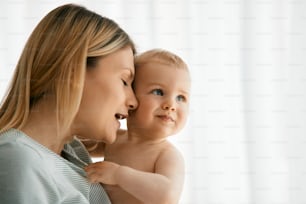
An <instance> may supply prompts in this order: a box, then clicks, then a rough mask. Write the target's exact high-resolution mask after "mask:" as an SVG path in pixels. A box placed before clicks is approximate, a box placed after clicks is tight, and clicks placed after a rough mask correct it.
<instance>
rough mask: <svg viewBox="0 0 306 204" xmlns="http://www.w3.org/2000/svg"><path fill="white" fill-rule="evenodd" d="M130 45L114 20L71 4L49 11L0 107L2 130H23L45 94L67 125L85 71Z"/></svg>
mask: <svg viewBox="0 0 306 204" xmlns="http://www.w3.org/2000/svg"><path fill="white" fill-rule="evenodd" d="M126 46H130V47H131V49H132V50H133V52H134V54H135V46H134V43H133V42H132V40H131V39H130V37H129V36H128V34H127V33H126V32H124V31H123V30H122V29H121V28H120V27H119V26H118V25H117V24H116V23H115V22H114V21H112V20H111V19H108V18H106V17H102V16H100V15H98V14H96V13H94V12H92V11H90V10H87V9H86V8H85V7H82V6H78V5H74V4H67V5H63V6H60V7H58V8H56V9H54V10H52V11H51V12H49V13H48V14H47V15H46V16H45V17H44V18H43V19H42V20H41V21H40V23H39V24H38V25H37V27H36V28H35V29H34V30H33V32H32V34H31V36H30V37H29V39H28V41H27V43H26V45H25V47H24V49H23V52H22V54H21V57H20V59H19V62H18V64H17V66H16V70H15V74H14V76H13V79H12V82H11V85H10V87H9V89H8V91H7V94H6V96H5V98H4V99H3V102H2V104H1V107H0V132H3V131H6V130H8V129H10V128H21V127H22V126H23V125H24V124H25V122H26V121H27V119H28V116H29V112H30V110H31V108H32V107H33V106H34V105H35V104H37V102H39V101H40V100H41V99H42V98H43V97H44V96H46V95H52V96H54V98H55V104H56V107H55V111H56V113H57V122H58V124H61V127H69V126H70V125H71V123H72V121H73V119H74V117H75V115H76V113H77V111H78V108H79V105H80V101H81V96H82V91H83V84H84V78H85V73H86V67H94V66H95V63H96V61H97V60H98V59H99V58H100V57H103V56H106V55H108V54H110V53H113V52H115V51H117V50H119V49H121V48H124V47H126Z"/></svg>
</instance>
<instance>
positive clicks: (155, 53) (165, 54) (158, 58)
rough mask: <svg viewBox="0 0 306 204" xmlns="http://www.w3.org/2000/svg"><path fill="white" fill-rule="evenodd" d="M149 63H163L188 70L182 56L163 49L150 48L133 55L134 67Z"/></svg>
mask: <svg viewBox="0 0 306 204" xmlns="http://www.w3.org/2000/svg"><path fill="white" fill-rule="evenodd" d="M150 63H157V64H165V65H169V66H173V67H176V68H179V69H185V70H186V71H188V66H187V64H186V63H185V62H184V60H183V59H182V58H180V57H179V56H178V55H176V54H174V53H172V52H170V51H167V50H164V49H151V50H148V51H146V52H143V53H141V54H139V55H137V56H136V57H135V68H136V69H138V68H140V67H142V66H144V65H146V64H150Z"/></svg>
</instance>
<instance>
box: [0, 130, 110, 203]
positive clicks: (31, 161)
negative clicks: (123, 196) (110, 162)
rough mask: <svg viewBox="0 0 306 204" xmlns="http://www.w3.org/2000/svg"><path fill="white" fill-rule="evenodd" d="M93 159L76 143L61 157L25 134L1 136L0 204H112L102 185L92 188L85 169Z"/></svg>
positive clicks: (9, 133) (70, 145)
mask: <svg viewBox="0 0 306 204" xmlns="http://www.w3.org/2000/svg"><path fill="white" fill-rule="evenodd" d="M90 162H91V159H90V157H89V155H88V153H87V151H86V149H85V148H84V146H83V145H82V144H81V143H80V142H79V141H78V140H74V141H73V142H71V143H70V144H68V145H65V148H64V150H63V152H62V155H61V156H59V155H57V154H56V153H54V152H52V151H51V150H49V149H48V148H46V147H45V146H43V145H41V144H39V143H37V142H36V141H34V140H33V139H32V138H30V137H28V136H27V135H25V134H24V133H22V132H21V131H18V130H16V129H10V130H8V131H6V132H4V133H2V134H0V203H5V204H74V203H77V204H87V203H91V204H109V203H110V201H109V198H108V196H107V195H106V193H105V191H104V189H103V188H102V186H101V185H100V184H90V183H89V182H88V181H87V179H86V176H85V171H84V170H83V167H84V166H85V165H86V164H87V163H90Z"/></svg>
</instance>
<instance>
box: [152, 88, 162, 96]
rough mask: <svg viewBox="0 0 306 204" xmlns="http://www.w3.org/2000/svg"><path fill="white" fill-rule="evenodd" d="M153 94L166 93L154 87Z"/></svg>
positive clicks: (160, 94)
mask: <svg viewBox="0 0 306 204" xmlns="http://www.w3.org/2000/svg"><path fill="white" fill-rule="evenodd" d="M152 94H155V95H158V96H163V95H164V93H163V91H162V90H161V89H154V90H153V91H152Z"/></svg>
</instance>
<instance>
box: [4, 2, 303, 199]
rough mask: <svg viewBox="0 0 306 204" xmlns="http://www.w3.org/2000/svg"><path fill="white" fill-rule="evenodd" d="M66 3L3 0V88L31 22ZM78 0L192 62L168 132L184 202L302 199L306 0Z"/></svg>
mask: <svg viewBox="0 0 306 204" xmlns="http://www.w3.org/2000/svg"><path fill="white" fill-rule="evenodd" d="M63 3H70V1H47V0H41V1H34V0H32V1H30V0H28V1H26V0H23V1H16V0H7V1H1V3H0V27H1V31H0V96H3V94H4V91H5V89H6V86H7V84H8V82H9V80H10V77H11V76H12V72H13V69H14V67H15V64H16V62H17V60H18V57H19V55H20V53H21V50H22V48H23V46H24V44H25V42H26V39H27V38H28V36H29V34H30V32H31V31H32V30H33V28H34V26H35V25H36V24H37V23H38V21H39V20H40V19H41V18H42V17H43V16H44V15H45V14H46V13H47V12H48V11H50V10H51V9H53V8H54V7H56V6H58V5H61V4H63ZM74 3H79V4H82V5H84V6H86V7H87V8H89V9H92V10H95V11H96V12H98V13H100V14H102V15H105V16H108V17H110V18H112V19H114V20H115V21H117V22H118V23H119V24H120V25H121V26H122V27H123V28H124V29H125V30H126V31H127V32H128V33H129V34H130V35H131V36H132V38H133V39H134V41H135V42H136V44H137V46H138V51H140V52H141V51H145V50H147V49H150V48H156V47H159V48H164V49H168V50H170V51H173V52H175V53H177V54H178V55H180V56H181V57H182V58H183V59H184V60H185V61H186V62H187V64H188V65H189V67H190V70H191V74H192V83H193V84H192V103H191V112H190V117H189V120H188V123H187V125H186V127H185V129H184V130H183V131H182V132H181V133H179V134H178V135H175V136H172V137H171V139H170V140H171V141H172V142H173V143H175V145H176V146H177V147H178V148H179V149H180V150H181V151H182V153H183V155H184V157H185V161H186V183H185V186H184V192H183V195H182V198H181V201H180V203H181V204H251V203H252V204H301V203H305V202H306V196H305V195H306V137H305V133H306V1H305V0H164V1H162V0H150V1H149V0H147V1H141V0H121V1H119V0H118V1H110V0H87V1H85V0H83V1H74ZM0 168H1V167H0Z"/></svg>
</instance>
